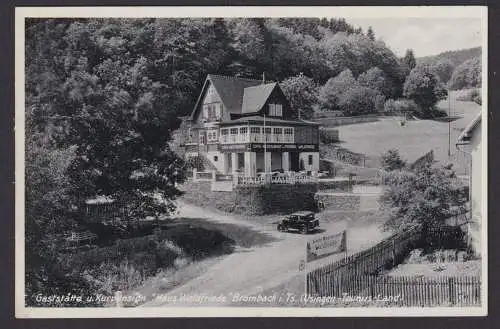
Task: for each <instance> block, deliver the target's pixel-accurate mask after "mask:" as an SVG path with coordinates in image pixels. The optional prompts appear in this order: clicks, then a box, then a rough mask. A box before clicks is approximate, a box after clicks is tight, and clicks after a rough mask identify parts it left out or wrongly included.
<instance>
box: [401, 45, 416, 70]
mask: <svg viewBox="0 0 500 329" xmlns="http://www.w3.org/2000/svg"><path fill="white" fill-rule="evenodd" d="M402 62H403V65H404V66H405V68H406V69H407V70H408V72H410V71H411V70H413V69H414V68H415V66H416V65H417V60H416V59H415V55H414V54H413V50H412V49H407V50H406V53H405V55H404V57H403V60H402Z"/></svg>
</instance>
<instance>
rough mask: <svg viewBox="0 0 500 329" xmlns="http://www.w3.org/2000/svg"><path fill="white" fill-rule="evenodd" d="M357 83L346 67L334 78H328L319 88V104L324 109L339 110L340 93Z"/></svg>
mask: <svg viewBox="0 0 500 329" xmlns="http://www.w3.org/2000/svg"><path fill="white" fill-rule="evenodd" d="M356 85H357V81H356V79H355V78H354V76H353V74H352V72H351V70H349V69H346V70H344V71H342V72H341V73H340V74H339V75H337V76H336V77H334V78H330V79H329V80H328V81H327V82H326V83H325V85H324V86H322V87H321V88H320V90H319V97H318V98H319V104H320V107H321V109H323V110H326V111H332V110H340V109H339V101H340V97H341V95H342V94H344V93H345V92H346V91H347V90H348V89H350V88H352V87H354V86H356Z"/></svg>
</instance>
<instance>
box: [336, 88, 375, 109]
mask: <svg viewBox="0 0 500 329" xmlns="http://www.w3.org/2000/svg"><path fill="white" fill-rule="evenodd" d="M383 99H384V98H383V96H382V95H381V94H380V93H379V92H378V91H376V90H373V89H371V88H367V87H362V86H355V87H352V88H350V89H348V90H347V91H346V92H345V93H343V94H342V95H341V96H340V97H339V103H338V106H339V108H340V109H341V110H342V111H343V112H344V114H346V115H361V114H367V113H373V112H376V111H377V110H380V109H381V108H382V104H383Z"/></svg>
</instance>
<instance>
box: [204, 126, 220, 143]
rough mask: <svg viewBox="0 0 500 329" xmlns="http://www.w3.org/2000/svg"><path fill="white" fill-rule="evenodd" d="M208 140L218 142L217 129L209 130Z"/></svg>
mask: <svg viewBox="0 0 500 329" xmlns="http://www.w3.org/2000/svg"><path fill="white" fill-rule="evenodd" d="M207 140H208V142H217V140H218V136H217V130H216V129H211V130H208V131H207Z"/></svg>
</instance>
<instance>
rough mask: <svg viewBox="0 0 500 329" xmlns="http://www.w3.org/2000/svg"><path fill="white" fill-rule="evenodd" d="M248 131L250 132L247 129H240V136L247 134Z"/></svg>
mask: <svg viewBox="0 0 500 329" xmlns="http://www.w3.org/2000/svg"><path fill="white" fill-rule="evenodd" d="M247 131H248V130H247V127H241V128H240V134H242V135H243V134H246V133H247Z"/></svg>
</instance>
